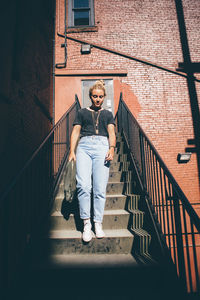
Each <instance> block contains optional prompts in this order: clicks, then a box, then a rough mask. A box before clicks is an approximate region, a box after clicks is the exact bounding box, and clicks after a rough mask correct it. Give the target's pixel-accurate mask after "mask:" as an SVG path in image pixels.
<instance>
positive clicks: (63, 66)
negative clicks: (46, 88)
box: [56, 0, 67, 69]
mask: <svg viewBox="0 0 200 300" xmlns="http://www.w3.org/2000/svg"><path fill="white" fill-rule="evenodd" d="M64 38H65V42H64V44H61V48H64V53H65V59H64V62H63V63H57V64H56V68H57V69H63V68H66V65H67V4H66V0H65V35H64Z"/></svg>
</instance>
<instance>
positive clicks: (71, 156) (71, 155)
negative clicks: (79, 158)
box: [68, 152, 76, 161]
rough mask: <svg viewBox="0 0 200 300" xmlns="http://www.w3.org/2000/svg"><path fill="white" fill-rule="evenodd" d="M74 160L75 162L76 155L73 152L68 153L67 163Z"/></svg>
mask: <svg viewBox="0 0 200 300" xmlns="http://www.w3.org/2000/svg"><path fill="white" fill-rule="evenodd" d="M71 160H74V161H76V155H75V153H74V152H70V153H69V157H68V161H71Z"/></svg>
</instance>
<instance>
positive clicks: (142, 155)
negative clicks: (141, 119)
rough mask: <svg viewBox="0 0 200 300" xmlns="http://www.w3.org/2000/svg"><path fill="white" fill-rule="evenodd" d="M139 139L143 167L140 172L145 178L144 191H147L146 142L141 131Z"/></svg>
mask: <svg viewBox="0 0 200 300" xmlns="http://www.w3.org/2000/svg"><path fill="white" fill-rule="evenodd" d="M139 139H140V154H141V167H142V169H141V170H140V171H141V175H142V178H143V185H144V189H145V190H147V180H146V165H145V162H146V160H145V150H144V140H143V136H142V134H141V132H140V130H139Z"/></svg>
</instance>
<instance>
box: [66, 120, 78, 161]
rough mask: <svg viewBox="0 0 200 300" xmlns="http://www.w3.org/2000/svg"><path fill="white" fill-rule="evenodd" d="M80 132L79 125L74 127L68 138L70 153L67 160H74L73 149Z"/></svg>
mask: <svg viewBox="0 0 200 300" xmlns="http://www.w3.org/2000/svg"><path fill="white" fill-rule="evenodd" d="M80 131H81V125H75V126H74V128H73V130H72V134H71V138H70V151H69V158H68V160H69V161H71V160H74V161H75V160H76V155H75V148H76V144H77V142H78V138H79V135H80Z"/></svg>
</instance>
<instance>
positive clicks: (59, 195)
mask: <svg viewBox="0 0 200 300" xmlns="http://www.w3.org/2000/svg"><path fill="white" fill-rule="evenodd" d="M110 183H116V182H110ZM118 183H122V182H118ZM114 197H124V198H126V197H127V196H126V195H124V194H106V199H107V200H108V201H109V199H108V198H114ZM55 199H62V200H63V195H61V194H58V195H57V196H56V197H55Z"/></svg>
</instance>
